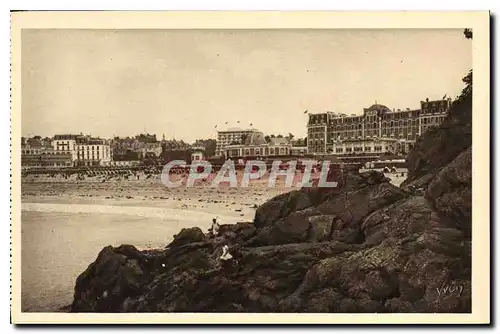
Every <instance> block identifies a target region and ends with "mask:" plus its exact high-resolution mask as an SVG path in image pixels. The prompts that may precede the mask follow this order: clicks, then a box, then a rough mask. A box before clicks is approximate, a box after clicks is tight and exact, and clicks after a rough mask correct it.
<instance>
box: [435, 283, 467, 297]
mask: <svg viewBox="0 0 500 334" xmlns="http://www.w3.org/2000/svg"><path fill="white" fill-rule="evenodd" d="M463 290H464V287H463V286H462V285H457V284H443V285H442V286H441V287H440V288H436V291H437V293H438V296H439V297H442V296H446V295H451V294H453V293H458V297H460V296H461V295H462V291H463Z"/></svg>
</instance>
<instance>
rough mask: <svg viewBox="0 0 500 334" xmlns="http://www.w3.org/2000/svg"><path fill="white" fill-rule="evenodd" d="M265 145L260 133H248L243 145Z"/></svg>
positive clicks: (262, 135)
mask: <svg viewBox="0 0 500 334" xmlns="http://www.w3.org/2000/svg"><path fill="white" fill-rule="evenodd" d="M263 144H266V139H265V138H264V134H263V133H262V132H254V133H250V134H249V135H248V136H247V137H246V138H245V142H244V145H263Z"/></svg>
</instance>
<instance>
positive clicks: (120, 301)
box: [71, 96, 472, 313]
mask: <svg viewBox="0 0 500 334" xmlns="http://www.w3.org/2000/svg"><path fill="white" fill-rule="evenodd" d="M470 114H471V99H470V97H467V96H465V97H462V98H461V99H459V100H458V101H456V102H455V103H454V104H453V106H452V112H451V115H450V116H449V118H448V119H447V120H446V121H445V122H444V123H443V125H442V126H441V127H439V128H437V129H434V130H430V132H429V133H428V134H426V135H424V136H423V138H422V139H421V140H419V141H418V142H417V143H416V147H415V148H414V150H413V151H412V152H411V153H410V155H409V156H408V162H409V176H408V180H407V181H406V182H405V184H404V185H403V187H402V188H398V187H395V186H393V185H392V184H390V183H389V182H388V180H387V179H386V178H385V177H384V176H383V174H381V173H378V172H366V173H355V172H351V173H347V174H346V175H345V178H344V179H343V182H342V187H338V188H304V189H300V190H295V191H291V192H289V193H287V194H283V195H280V196H277V197H275V198H273V199H271V200H270V201H268V202H267V203H265V204H263V205H262V206H260V207H259V208H258V209H257V212H256V215H255V219H254V221H253V222H249V223H238V224H234V225H222V226H221V227H220V230H219V235H218V236H217V237H215V238H209V237H206V236H205V235H204V234H203V232H202V231H201V230H199V229H196V228H194V229H185V230H182V231H181V232H180V233H179V234H178V235H176V236H175V238H174V241H172V243H170V244H169V245H168V247H166V248H165V249H163V250H156V251H148V252H146V251H144V252H141V251H138V250H137V249H135V248H134V247H133V246H129V245H127V246H120V247H117V248H113V247H111V246H109V247H106V248H104V249H103V250H102V251H101V252H100V253H99V255H98V257H97V259H96V260H95V261H94V263H92V264H91V265H90V266H89V267H88V269H87V270H86V271H85V272H83V273H82V274H81V275H80V276H79V277H78V279H77V281H76V286H75V295H74V301H73V304H72V307H71V311H72V312H370V313H371V312H405V313H407V312H430V313H433V312H454V313H457V312H470V311H471V238H470V234H471V233H470V230H471V184H472V181H471V178H472V175H471V173H472V171H471V168H472V166H471V160H472V148H471V116H470ZM412 185H413V186H415V185H417V186H418V187H422V188H423V189H424V191H423V192H422V193H415V192H412V191H411V189H412V188H411V186H412ZM224 245H228V246H229V250H230V253H231V255H232V256H233V259H232V260H230V261H227V262H223V261H220V260H219V257H220V255H221V254H222V247H223V246H224Z"/></svg>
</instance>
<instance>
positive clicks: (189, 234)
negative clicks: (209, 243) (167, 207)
mask: <svg viewBox="0 0 500 334" xmlns="http://www.w3.org/2000/svg"><path fill="white" fill-rule="evenodd" d="M204 240H205V234H204V233H203V232H202V230H201V229H200V228H199V227H191V228H183V229H182V230H181V231H180V232H179V234H176V235H174V240H173V241H172V242H171V243H170V244H168V246H167V247H169V248H171V247H179V246H183V245H186V244H189V243H192V242H199V241H204Z"/></svg>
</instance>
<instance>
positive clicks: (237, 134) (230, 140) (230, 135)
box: [215, 127, 261, 156]
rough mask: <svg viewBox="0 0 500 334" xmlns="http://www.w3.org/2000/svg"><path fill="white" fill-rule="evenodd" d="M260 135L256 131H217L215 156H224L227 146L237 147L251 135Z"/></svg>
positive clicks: (236, 129) (230, 129)
mask: <svg viewBox="0 0 500 334" xmlns="http://www.w3.org/2000/svg"><path fill="white" fill-rule="evenodd" d="M257 132H258V133H261V132H259V131H258V130H256V129H241V128H236V127H235V128H228V129H227V130H223V131H217V144H216V147H215V155H216V156H222V155H224V154H225V148H226V146H228V145H239V144H243V143H244V142H245V139H246V138H247V137H248V136H249V135H251V134H253V133H257Z"/></svg>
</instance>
